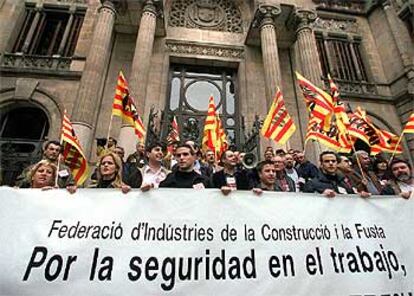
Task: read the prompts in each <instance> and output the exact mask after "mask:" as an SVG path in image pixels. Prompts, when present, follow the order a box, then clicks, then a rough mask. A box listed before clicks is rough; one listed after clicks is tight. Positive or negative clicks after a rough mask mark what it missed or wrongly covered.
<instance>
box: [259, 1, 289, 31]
mask: <svg viewBox="0 0 414 296" xmlns="http://www.w3.org/2000/svg"><path fill="white" fill-rule="evenodd" d="M281 12H282V9H281V8H280V6H277V5H260V6H259V8H258V9H257V10H256V13H255V16H254V20H253V27H255V28H261V27H263V26H264V25H269V24H272V25H274V22H275V19H276V18H277V17H278V16H279V14H280V13H281Z"/></svg>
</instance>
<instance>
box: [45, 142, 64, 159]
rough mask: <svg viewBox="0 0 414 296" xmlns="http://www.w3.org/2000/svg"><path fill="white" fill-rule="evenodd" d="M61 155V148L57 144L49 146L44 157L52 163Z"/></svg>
mask: <svg viewBox="0 0 414 296" xmlns="http://www.w3.org/2000/svg"><path fill="white" fill-rule="evenodd" d="M59 153H60V146H59V145H55V144H49V146H47V148H46V150H45V152H44V153H43V155H44V157H45V158H46V159H48V160H50V161H52V162H54V161H57V159H58V157H59Z"/></svg>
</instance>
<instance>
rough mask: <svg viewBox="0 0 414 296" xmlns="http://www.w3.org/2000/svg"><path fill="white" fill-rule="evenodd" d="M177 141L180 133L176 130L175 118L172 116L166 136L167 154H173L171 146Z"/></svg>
mask: <svg viewBox="0 0 414 296" xmlns="http://www.w3.org/2000/svg"><path fill="white" fill-rule="evenodd" d="M179 141H180V132H179V130H178V123H177V118H176V117H175V115H174V117H173V120H172V121H171V130H170V132H169V133H168V136H167V150H168V152H169V153H171V154H172V153H173V145H174V144H175V143H177V142H179Z"/></svg>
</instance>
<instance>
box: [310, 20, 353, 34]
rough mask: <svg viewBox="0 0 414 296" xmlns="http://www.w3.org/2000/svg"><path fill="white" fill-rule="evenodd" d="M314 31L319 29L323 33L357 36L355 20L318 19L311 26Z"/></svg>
mask: <svg viewBox="0 0 414 296" xmlns="http://www.w3.org/2000/svg"><path fill="white" fill-rule="evenodd" d="M313 27H314V29H320V30H325V31H333V32H346V33H355V34H357V33H358V31H359V29H358V24H357V22H356V20H355V19H346V20H339V19H324V18H318V19H316V21H315V22H314V24H313Z"/></svg>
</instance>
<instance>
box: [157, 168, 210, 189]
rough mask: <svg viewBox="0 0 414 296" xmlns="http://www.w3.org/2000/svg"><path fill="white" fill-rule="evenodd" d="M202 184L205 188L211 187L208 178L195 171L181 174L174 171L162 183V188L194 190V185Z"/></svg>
mask: <svg viewBox="0 0 414 296" xmlns="http://www.w3.org/2000/svg"><path fill="white" fill-rule="evenodd" d="M199 183H202V184H203V185H204V187H205V188H209V187H210V181H209V179H208V178H207V177H206V176H202V175H200V174H198V173H196V172H195V171H191V172H181V171H179V170H175V171H172V172H171V173H169V174H168V175H167V177H166V178H165V180H163V181H162V182H161V183H160V186H159V187H160V188H162V187H168V188H193V185H195V184H199Z"/></svg>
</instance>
